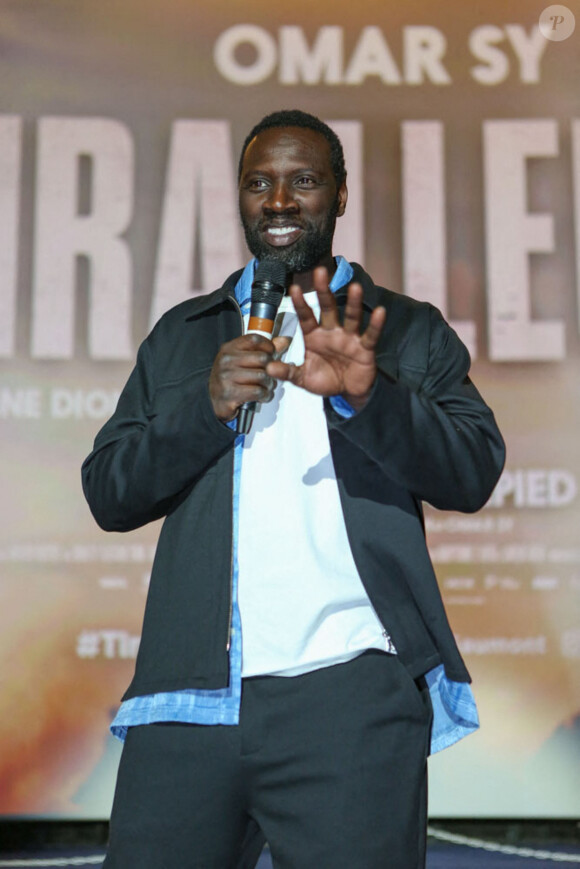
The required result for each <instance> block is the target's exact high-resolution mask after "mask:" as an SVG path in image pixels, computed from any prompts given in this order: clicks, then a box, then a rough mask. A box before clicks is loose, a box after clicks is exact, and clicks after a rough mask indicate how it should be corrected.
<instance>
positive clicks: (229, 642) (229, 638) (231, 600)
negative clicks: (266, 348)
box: [226, 296, 244, 655]
mask: <svg viewBox="0 0 580 869" xmlns="http://www.w3.org/2000/svg"><path fill="white" fill-rule="evenodd" d="M230 301H231V302H232V304H233V305H234V306H235V307H236V308H237V311H238V314H239V315H240V325H241V334H242V335H243V334H244V318H243V315H242V309H241V308H240V305H239V303H238V300H237V299H236V298H234V297H233V296H230ZM237 449H238V448H237V447H236V446H234V454H233V456H232V466H233V467H232V477H231V479H232V491H231V501H230V503H231V511H232V538H231V544H230V546H231V549H230V590H229V595H230V598H229V607H228V632H227V640H226V652H227V653H228V655H229V652H230V649H231V646H232V616H233V612H234V533H235V531H236V529H235V528H234V474H235V471H236V455H235V451H236V450H237Z"/></svg>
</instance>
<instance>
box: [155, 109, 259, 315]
mask: <svg viewBox="0 0 580 869" xmlns="http://www.w3.org/2000/svg"><path fill="white" fill-rule="evenodd" d="M236 203H237V196H236V183H235V178H234V173H233V171H232V146H231V140H230V128H229V124H228V123H227V122H226V121H176V123H175V124H174V126H173V135H172V140H171V151H170V154H169V164H168V167H167V183H166V185H165V202H164V204H163V217H162V221H161V236H160V241H159V253H158V260H157V267H156V270H155V283H154V289H153V306H152V310H151V325H152V326H153V324H154V323H155V322H156V321H157V320H158V319H159V317H160V316H161V315H162V314H164V313H165V311H167V310H168V309H169V308H171V307H172V306H173V305H175V304H177V303H178V302H182V301H183V300H184V299H187V298H190V297H191V296H192V295H193V296H195V295H199V294H200V293H204V292H208V291H209V290H215V289H217V288H218V287H220V286H221V285H222V283H223V281H224V278H225V277H226V276H227V275H228V274H229V273H230V272H231V271H234V270H235V269H237V268H239V267H240V264H241V262H242V253H241V250H240V243H239V234H238V224H239V221H238V214H237V209H236ZM196 228H198V230H199V234H198V237H199V239H200V248H201V251H197V250H196V246H195V239H196ZM196 257H198V262H199V266H198V268H197V269H196V268H195V258H196ZM196 271H197V272H198V273H199V275H200V280H201V287H200V288H197V289H194V274H195V272H196Z"/></svg>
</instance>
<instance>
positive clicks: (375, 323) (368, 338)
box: [345, 305, 387, 350]
mask: <svg viewBox="0 0 580 869" xmlns="http://www.w3.org/2000/svg"><path fill="white" fill-rule="evenodd" d="M386 319H387V311H386V308H383V306H382V305H380V306H379V307H378V308H375V309H374V311H373V312H372V314H371V317H370V320H369V323H368V326H367V328H366V329H365V331H364V332H363V334H362V335H361V338H360V343H361V345H362V346H363V347H364V349H365V350H374V349H375V347H376V346H377V342H378V340H379V337H380V334H381V332H382V330H383V326H384V325H385V322H386ZM345 328H346V327H345Z"/></svg>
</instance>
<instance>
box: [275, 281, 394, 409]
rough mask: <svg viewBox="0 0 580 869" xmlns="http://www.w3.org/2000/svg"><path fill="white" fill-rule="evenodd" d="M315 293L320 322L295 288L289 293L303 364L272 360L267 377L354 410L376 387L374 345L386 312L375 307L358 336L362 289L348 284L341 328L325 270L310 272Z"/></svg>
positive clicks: (356, 285)
mask: <svg viewBox="0 0 580 869" xmlns="http://www.w3.org/2000/svg"><path fill="white" fill-rule="evenodd" d="M314 289H315V290H316V293H317V296H318V300H319V302H320V323H318V322H317V320H316V317H315V316H314V314H313V312H312V310H311V308H310V307H309V305H308V304H307V303H306V302H305V301H304V297H303V295H302V292H301V290H300V288H299V287H298V286H297V285H294V286H292V287H291V288H290V295H291V297H292V302H293V303H294V308H295V309H296V313H297V315H298V320H299V323H300V327H301V329H302V333H303V335H304V362H303V364H302V365H298V366H297V365H291V364H288V363H286V362H280V361H276V360H274V361H271V362H268V364H267V365H266V373H267V374H268V375H270V376H271V377H273V378H275V379H276V380H288V381H290V383H294V384H295V385H296V386H300V387H302V388H303V389H306V390H308V392H313V393H314V394H316V395H323V396H331V395H342V396H343V397H344V398H345V399H346V400H347V401H348V402H349V404H351V405H352V407H354V408H355V410H360V409H361V408H362V407H364V405H365V404H366V402H367V400H368V397H369V395H370V391H371V388H372V385H373V383H374V380H375V377H376V374H377V366H376V361H375V347H376V344H377V341H378V339H379V335H380V333H381V329H382V328H383V325H384V323H385V319H386V316H387V312H386V310H385V309H384V308H383V307H378V308H375V309H374V311H373V312H372V314H371V317H370V320H369V324H368V326H367V328H366V329H365V331H364V332H363V333H362V335H361V334H360V328H361V318H362V298H363V290H362V287H361V285H360V284H350V286H349V288H348V296H347V302H346V307H345V312H344V323H343V325H341V323H340V320H339V317H338V310H337V307H336V301H335V299H334V296H333V294H332V292H331V290H330V289H329V286H328V272H327V270H326V269H325V268H317V269H315V270H314Z"/></svg>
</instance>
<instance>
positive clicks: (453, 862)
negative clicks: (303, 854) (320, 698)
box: [0, 834, 580, 869]
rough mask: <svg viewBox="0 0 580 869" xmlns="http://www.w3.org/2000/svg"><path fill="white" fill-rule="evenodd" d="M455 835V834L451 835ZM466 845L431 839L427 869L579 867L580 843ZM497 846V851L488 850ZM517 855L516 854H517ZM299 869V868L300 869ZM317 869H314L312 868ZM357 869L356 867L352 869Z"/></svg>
mask: <svg viewBox="0 0 580 869" xmlns="http://www.w3.org/2000/svg"><path fill="white" fill-rule="evenodd" d="M452 835H453V834H452ZM464 838H465V839H466V843H462V844H454V843H450V842H442V841H437V840H435V839H433V838H431V837H430V839H429V845H428V849H427V869H542V867H546V869H548V867H550V869H553V867H555V866H556V865H561V866H572V865H574V864H575V865H580V843H578V844H576V845H574V844H571V843H570V842H565V843H562V842H551V843H545V842H543V843H541V844H540V845H538V844H537V843H534V844H529V845H527V844H525V843H521V842H520V843H518V844H517V845H507V844H505V843H504V844H502V843H499V842H497V843H492V842H491V840H487V841H486V847H485V848H484V847H483V845H482V840H478V839H474V838H468V837H464ZM493 845H496V846H497V848H496V849H495V850H488V849H487V848H489V847H492V846H493ZM514 852H515V853H514ZM102 860H103V849H98V848H87V847H76V848H71V847H69V848H57V847H55V846H50V847H48V846H47V847H46V848H44V849H35V850H34V851H30V850H29V849H26V850H25V851H23V850H20V851H11V852H6V851H4V849H3V848H2V845H1V843H0V867H6V869H25V867H30V869H32V867H34V869H56V867H59V869H66V867H95V869H101V866H102ZM257 869H272V861H271V859H270V855H269V853H268V852H267V851H265V852H264V853H263V854H262V856H261V857H260V860H259V862H258V866H257ZM297 869H299V867H297ZM312 869H314V867H312ZM353 869H356V867H353Z"/></svg>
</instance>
